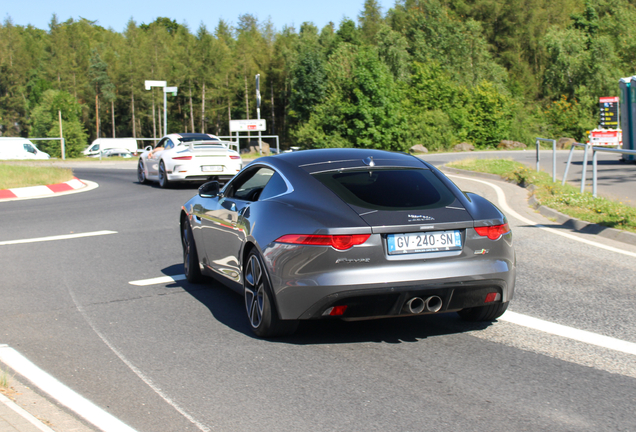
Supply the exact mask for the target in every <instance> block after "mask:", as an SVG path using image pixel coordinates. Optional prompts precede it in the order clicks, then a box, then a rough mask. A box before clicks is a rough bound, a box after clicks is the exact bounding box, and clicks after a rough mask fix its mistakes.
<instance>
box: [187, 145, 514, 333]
mask: <svg viewBox="0 0 636 432" xmlns="http://www.w3.org/2000/svg"><path fill="white" fill-rule="evenodd" d="M179 222H180V227H181V240H182V248H183V258H184V271H185V275H186V278H187V280H188V281H191V282H199V281H201V279H202V276H209V277H212V278H215V279H217V280H219V281H220V282H222V283H224V284H226V285H227V286H229V287H231V288H233V289H234V290H236V291H237V292H238V293H240V294H241V295H242V296H244V299H245V311H246V315H247V318H248V320H249V323H250V326H251V328H252V330H253V331H254V333H255V334H256V335H258V336H261V337H272V336H277V335H282V334H289V333H292V332H293V331H294V330H295V328H296V326H297V324H298V321H299V320H310V319H333V318H336V319H345V320H363V319H369V318H383V317H404V316H413V315H421V314H435V313H444V312H451V311H454V312H457V313H459V315H460V316H461V317H462V318H464V319H466V320H486V321H491V320H495V319H496V318H498V317H499V316H501V315H502V314H503V313H504V312H505V310H506V308H507V307H508V303H509V302H510V300H511V299H512V296H513V293H514V287H515V271H516V270H515V266H516V261H515V250H514V247H513V240H512V233H511V231H510V227H509V225H508V223H507V220H506V217H505V216H504V214H503V213H502V212H501V211H499V210H498V209H497V207H495V206H494V205H493V204H492V203H490V202H489V201H487V200H486V199H485V198H483V197H481V196H479V195H476V194H474V193H470V192H462V191H461V190H459V189H458V188H457V186H455V184H454V183H453V182H451V181H450V180H449V179H448V178H447V177H446V176H445V175H444V174H443V173H442V172H441V171H439V170H438V169H437V168H435V167H434V166H432V165H431V164H429V163H427V162H425V161H423V160H421V159H418V158H416V157H414V156H411V155H407V154H402V153H392V152H386V151H380V150H365V149H321V150H304V151H296V152H291V153H284V154H281V155H276V156H268V157H263V158H259V159H257V160H255V161H254V162H252V163H251V164H249V165H248V166H247V167H245V168H244V169H243V170H242V171H241V172H240V173H239V174H238V175H237V176H236V177H234V178H233V179H232V180H231V181H230V182H228V183H227V184H226V185H225V187H223V188H222V189H220V186H219V184H218V183H217V182H209V183H205V184H204V185H202V186H201V187H200V188H199V193H198V195H196V196H194V197H193V198H192V199H190V200H189V201H188V202H186V203H185V204H184V205H183V208H182V211H181V215H180V221H179Z"/></svg>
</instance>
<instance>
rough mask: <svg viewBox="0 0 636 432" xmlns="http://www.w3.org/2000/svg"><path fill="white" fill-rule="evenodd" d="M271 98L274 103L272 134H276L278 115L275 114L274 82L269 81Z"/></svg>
mask: <svg viewBox="0 0 636 432" xmlns="http://www.w3.org/2000/svg"><path fill="white" fill-rule="evenodd" d="M269 90H270V99H271V103H272V135H276V116H275V115H274V82H273V81H270V82H269Z"/></svg>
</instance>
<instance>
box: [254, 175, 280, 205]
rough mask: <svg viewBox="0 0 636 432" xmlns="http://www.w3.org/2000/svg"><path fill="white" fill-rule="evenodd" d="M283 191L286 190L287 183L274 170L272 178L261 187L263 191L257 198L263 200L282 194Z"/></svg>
mask: <svg viewBox="0 0 636 432" xmlns="http://www.w3.org/2000/svg"><path fill="white" fill-rule="evenodd" d="M285 192H287V183H285V180H284V179H283V177H282V176H281V175H280V174H278V173H277V172H274V174H273V175H272V178H271V179H270V180H269V182H268V183H267V185H266V186H265V188H264V189H263V192H261V196H260V197H259V198H258V199H259V200H264V199H267V198H271V197H275V196H278V195H282V194H284V193H285Z"/></svg>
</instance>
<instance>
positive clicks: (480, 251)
mask: <svg viewBox="0 0 636 432" xmlns="http://www.w3.org/2000/svg"><path fill="white" fill-rule="evenodd" d="M488 252H490V251H489V250H488V249H480V250H476V251H475V252H474V253H475V255H486V254H487V253H488Z"/></svg>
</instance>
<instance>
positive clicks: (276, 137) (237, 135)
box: [216, 133, 280, 153]
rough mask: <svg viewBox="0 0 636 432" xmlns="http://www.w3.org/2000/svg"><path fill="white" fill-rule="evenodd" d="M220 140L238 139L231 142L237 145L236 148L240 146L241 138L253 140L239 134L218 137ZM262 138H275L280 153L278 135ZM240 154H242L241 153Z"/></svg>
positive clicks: (263, 136) (277, 150)
mask: <svg viewBox="0 0 636 432" xmlns="http://www.w3.org/2000/svg"><path fill="white" fill-rule="evenodd" d="M216 136H217V137H219V138H230V139H232V138H234V139H236V141H231V142H234V143H236V146H237V148H238V145H239V140H240V139H241V138H243V139H248V138H249V139H251V138H252V137H247V136H239V134H238V133H237V134H236V135H216ZM260 138H275V139H276V153H280V144H279V143H278V135H262V136H261V137H260ZM239 153H240V152H239Z"/></svg>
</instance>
